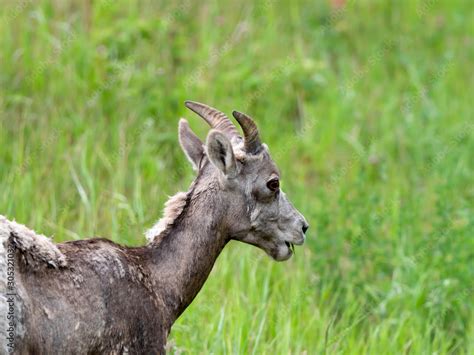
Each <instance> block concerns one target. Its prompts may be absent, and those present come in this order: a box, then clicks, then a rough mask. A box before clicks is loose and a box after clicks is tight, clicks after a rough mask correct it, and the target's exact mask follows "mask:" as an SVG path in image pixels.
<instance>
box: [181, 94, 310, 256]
mask: <svg viewBox="0 0 474 355" xmlns="http://www.w3.org/2000/svg"><path fill="white" fill-rule="evenodd" d="M186 106H187V107H188V108H190V109H191V110H193V111H194V112H196V113H198V114H199V115H200V116H201V117H203V118H204V119H205V120H206V121H207V122H208V123H209V124H210V125H211V127H213V128H214V129H213V130H211V131H210V133H209V134H208V137H207V141H206V144H205V146H203V144H202V143H201V141H200V140H199V138H197V137H196V135H195V134H194V133H193V132H192V131H191V130H190V128H189V126H188V124H187V122H186V121H185V120H183V119H182V120H181V121H180V129H179V133H180V142H181V146H182V147H183V150H184V151H185V153H186V155H187V157H188V158H189V160H190V161H191V163H192V164H193V166H194V167H195V168H196V169H198V167H199V164H200V163H202V159H209V161H210V162H211V164H212V165H210V167H209V168H208V169H206V171H205V172H204V173H205V174H206V175H207V176H206V177H205V179H202V181H204V183H218V186H220V187H221V189H222V193H223V196H225V199H228V201H230V202H231V203H229V204H227V205H229V206H231V207H230V208H228V209H227V212H226V213H227V216H226V217H227V218H226V220H227V225H228V228H229V230H228V233H229V235H230V237H231V238H232V239H235V240H240V241H243V242H245V243H249V244H252V245H255V246H257V247H259V248H261V249H263V250H264V251H265V252H266V253H267V254H269V255H270V256H271V257H272V258H274V259H275V260H278V261H283V260H287V259H288V258H290V257H291V255H292V247H293V244H297V245H301V244H303V242H304V240H305V236H304V235H305V232H306V230H307V229H308V223H307V222H306V220H305V218H304V217H303V215H302V214H301V213H300V212H299V211H298V210H297V209H296V208H294V207H293V205H292V204H291V203H290V201H289V200H288V198H287V197H286V195H285V193H284V192H283V191H282V190H281V188H280V172H279V171H278V168H277V167H276V165H275V163H274V162H273V160H272V159H271V157H270V154H269V152H268V149H267V147H266V145H265V144H262V143H261V142H260V138H259V134H258V130H257V127H256V125H255V123H254V122H253V120H252V119H251V118H250V117H248V116H246V115H244V114H241V113H239V112H235V111H234V113H233V115H234V117H235V118H236V119H237V121H238V122H239V123H240V125H241V127H242V129H243V131H244V138H243V139H242V138H241V137H240V136H239V135H238V132H237V129H236V128H235V126H234V125H233V124H232V122H231V121H230V120H229V119H228V118H227V117H226V116H225V115H224V114H223V113H221V112H219V111H217V110H215V109H212V108H210V107H208V106H206V105H203V104H199V103H195V102H186ZM215 180H218V181H215Z"/></svg>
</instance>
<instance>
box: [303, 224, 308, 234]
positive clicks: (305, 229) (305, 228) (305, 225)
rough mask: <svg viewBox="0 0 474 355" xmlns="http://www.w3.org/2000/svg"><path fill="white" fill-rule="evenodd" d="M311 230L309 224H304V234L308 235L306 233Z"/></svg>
mask: <svg viewBox="0 0 474 355" xmlns="http://www.w3.org/2000/svg"><path fill="white" fill-rule="evenodd" d="M308 228H309V224H307V223H305V224H303V227H302V228H301V229H303V233H304V234H306V231H307V230H308Z"/></svg>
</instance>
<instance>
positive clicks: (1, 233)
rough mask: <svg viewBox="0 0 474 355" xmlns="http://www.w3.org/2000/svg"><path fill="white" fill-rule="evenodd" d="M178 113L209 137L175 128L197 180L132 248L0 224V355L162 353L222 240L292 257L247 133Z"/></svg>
mask: <svg viewBox="0 0 474 355" xmlns="http://www.w3.org/2000/svg"><path fill="white" fill-rule="evenodd" d="M186 106H187V107H188V108H189V109H191V110H192V111H194V112H195V113H197V114H198V115H199V116H201V117H202V118H203V119H204V120H205V121H206V122H207V123H208V124H209V125H210V126H211V127H212V130H211V131H210V132H209V134H208V136H207V141H206V144H203V143H202V142H201V140H200V139H199V138H198V137H197V136H196V135H195V134H194V132H192V130H191V129H190V127H189V125H188V123H187V121H186V120H185V119H181V120H180V122H179V141H180V143H181V147H182V148H183V150H184V152H185V154H186V156H187V158H188V159H189V161H190V162H191V164H192V165H193V167H194V169H195V170H196V171H197V177H196V179H195V180H194V181H193V183H192V184H191V187H190V188H189V190H188V191H187V192H180V193H178V194H177V195H175V196H174V197H172V198H171V199H170V200H169V201H168V202H167V203H166V207H165V212H164V216H163V218H162V219H161V220H160V221H159V222H158V223H157V224H156V225H155V226H154V227H153V228H151V229H150V230H149V231H148V232H147V237H148V238H149V244H148V245H146V246H143V247H137V248H130V247H125V246H122V245H118V244H115V243H113V242H112V241H109V240H106V239H86V240H78V241H71V242H66V243H62V244H54V243H52V242H51V241H50V240H49V239H48V238H46V237H45V236H43V235H38V234H35V233H34V232H33V231H31V230H29V229H28V228H26V227H24V226H22V225H20V224H17V223H15V222H11V221H8V220H7V219H6V218H4V217H2V216H0V272H1V274H0V313H1V317H2V318H1V320H0V331H1V336H2V340H1V343H0V352H1V353H7V352H11V350H12V349H13V347H14V352H15V353H18V354H32V353H35V354H51V353H55V354H98V353H108V354H119V353H120V354H123V353H133V354H152V353H160V354H161V353H164V352H165V344H166V338H167V336H168V334H169V332H170V329H171V326H172V324H173V323H174V322H175V320H176V319H177V318H178V317H179V316H180V314H181V313H182V312H183V311H184V310H185V309H186V307H187V306H188V305H189V304H190V303H191V302H192V300H193V299H194V297H195V296H196V294H197V293H198V292H199V290H200V289H201V287H202V285H203V284H204V282H205V281H206V279H207V277H208V275H209V273H210V271H211V269H212V266H213V264H214V262H215V260H216V258H217V257H218V255H219V253H220V252H221V251H222V249H223V248H224V246H225V245H226V244H227V242H229V241H230V240H239V241H242V242H245V243H249V244H252V245H255V246H257V247H259V248H261V249H263V250H264V251H265V252H267V253H268V254H269V255H270V256H271V257H273V258H274V259H275V260H278V261H282V260H286V259H288V258H290V256H291V255H292V248H293V244H298V245H299V244H302V243H303V242H304V239H305V236H304V234H305V232H306V230H307V228H308V224H307V222H306V220H305V218H304V217H303V216H302V215H301V213H300V212H298V211H297V210H296V209H295V208H294V207H293V206H292V205H291V203H290V202H289V201H288V199H287V197H286V196H285V194H284V193H283V191H281V189H280V186H279V172H278V169H277V167H276V165H275V163H274V162H273V161H272V159H271V158H270V155H269V152H268V149H267V146H266V145H265V144H262V143H261V141H260V136H259V132H258V130H257V126H256V125H255V123H254V121H253V120H252V119H251V118H250V117H249V116H247V115H246V114H243V113H240V112H236V111H234V112H233V116H234V117H235V119H236V120H237V122H238V123H239V124H240V126H241V127H242V130H243V138H242V137H241V136H240V135H239V133H238V131H237V128H236V127H235V126H234V125H233V124H232V122H231V121H230V119H229V118H228V117H227V116H226V115H225V114H223V113H222V112H219V111H217V110H216V109H214V108H211V107H209V106H206V105H204V104H200V103H197V102H191V101H187V102H186Z"/></svg>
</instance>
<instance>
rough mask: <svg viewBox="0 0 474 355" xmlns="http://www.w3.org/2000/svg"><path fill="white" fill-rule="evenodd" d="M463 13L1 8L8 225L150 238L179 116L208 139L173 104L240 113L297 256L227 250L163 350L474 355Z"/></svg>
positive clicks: (448, 6)
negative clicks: (252, 130) (261, 146)
mask: <svg viewBox="0 0 474 355" xmlns="http://www.w3.org/2000/svg"><path fill="white" fill-rule="evenodd" d="M473 7H474V5H473V3H472V2H471V1H468V0H466V1H448V0H446V1H441V0H425V1H408V0H407V1H402V2H394V3H392V2H382V1H368V0H365V1H350V0H348V1H347V4H346V5H345V6H343V7H341V8H339V9H332V10H331V7H330V6H329V4H328V1H317V2H310V1H290V0H284V1H277V0H265V1H262V2H256V3H254V4H251V3H250V2H249V3H246V4H243V3H238V2H231V1H225V2H219V3H218V2H216V1H212V2H207V3H203V2H193V1H189V0H185V1H183V2H172V1H166V2H163V1H157V2H152V1H145V2H138V1H118V2H115V1H93V3H91V2H90V1H59V0H57V1H40V0H38V1H9V0H2V1H1V6H0V13H1V15H2V16H1V22H0V34H1V35H0V214H4V215H6V216H8V217H9V218H12V219H13V218H15V219H16V220H17V221H19V222H21V223H24V224H27V225H29V226H30V227H33V228H34V229H36V230H37V231H39V232H42V233H44V234H47V235H52V236H54V240H55V241H58V242H60V241H65V240H70V239H78V238H82V237H85V236H104V237H108V238H110V239H112V240H114V241H116V242H120V243H124V244H128V245H139V244H142V243H144V237H143V232H144V231H145V230H146V228H148V227H150V226H151V225H152V224H153V223H154V222H155V220H156V219H157V218H158V217H159V216H160V215H161V211H162V206H163V204H164V202H165V201H166V200H167V197H168V195H172V194H174V193H175V192H177V191H180V190H184V189H187V187H188V186H189V184H190V182H191V181H192V179H193V173H192V170H191V167H190V166H189V165H188V163H187V161H186V159H185V157H184V154H183V153H182V152H181V150H180V148H179V146H178V143H177V123H178V119H179V117H181V116H184V117H187V118H188V120H189V121H190V124H191V126H192V128H193V129H194V130H195V131H196V132H199V134H200V136H201V137H204V136H205V134H206V132H207V130H208V128H207V127H206V126H205V124H204V123H203V122H202V120H200V119H199V118H198V117H197V116H195V115H193V114H192V113H190V112H189V111H186V110H185V108H184V105H183V102H184V100H186V99H192V100H196V101H202V102H205V103H208V104H210V105H213V106H216V107H218V108H220V109H221V110H223V111H225V112H228V113H230V111H231V110H232V109H239V110H241V111H244V112H247V113H249V114H251V115H252V116H253V117H254V118H255V120H256V121H257V123H258V124H259V126H260V128H261V132H262V136H263V139H264V141H265V142H266V143H267V144H268V145H269V147H270V149H271V151H272V153H273V157H274V158H275V160H276V161H277V163H278V165H279V167H280V169H281V170H282V172H283V180H282V183H283V188H284V189H285V190H286V191H287V194H288V195H289V197H290V199H291V200H292V201H293V202H294V204H295V205H296V206H297V207H298V208H299V209H300V210H301V211H302V212H303V213H304V214H305V216H306V217H307V219H308V221H309V223H310V224H311V228H310V230H309V232H308V233H309V235H308V239H307V243H306V244H305V245H304V246H303V247H299V248H297V250H296V256H295V257H294V258H292V259H291V260H290V261H288V262H286V263H275V262H273V261H272V260H270V258H269V257H267V256H266V255H264V253H263V252H262V251H260V250H257V249H255V248H252V247H250V246H248V245H241V244H238V243H231V244H230V245H229V246H228V247H227V248H226V249H225V250H224V252H223V254H222V255H221V256H220V258H219V259H218V262H217V264H216V265H215V267H214V270H213V272H212V273H211V276H210V278H209V280H208V282H207V283H206V284H205V286H204V288H203V290H202V291H201V293H200V294H199V295H198V297H197V298H196V300H195V301H194V303H193V304H192V305H191V306H190V307H189V308H188V309H187V311H186V312H185V313H184V315H183V316H182V317H181V318H180V319H179V321H178V322H177V324H176V325H175V326H174V328H173V331H172V334H171V336H170V345H169V349H170V352H171V353H202V354H207V353H214V354H234V353H237V354H288V353H292V354H304V353H307V354H364V353H368V354H408V353H410V354H473V353H474V312H473V311H474V304H473V299H474V295H473V293H474V281H473V280H474V209H473V206H474V184H473V181H474V178H473V176H474V154H473V152H474V137H473V136H474V132H473V131H474V114H473V98H474V85H473V83H474V80H473V79H474V76H473V69H474V68H473V62H474V10H473ZM130 301H131V302H135V301H137V300H130Z"/></svg>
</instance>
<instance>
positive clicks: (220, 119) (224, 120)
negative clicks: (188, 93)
mask: <svg viewBox="0 0 474 355" xmlns="http://www.w3.org/2000/svg"><path fill="white" fill-rule="evenodd" d="M184 104H185V105H186V107H187V108H189V109H190V110H191V111H193V112H195V113H197V114H198V115H199V116H201V117H202V118H204V120H205V121H206V122H207V123H208V124H209V126H211V127H212V128H215V129H217V130H219V131H221V132H222V133H224V134H225V135H226V136H227V138H229V139H232V138H233V137H239V132H238V131H237V128H235V126H234V124H233V123H232V121H231V120H229V118H228V117H227V116H226V115H225V114H224V113H222V112H220V111H218V110H216V109H215V108H213V107H210V106H207V105H204V104H201V103H199V102H194V101H186V102H185V103H184Z"/></svg>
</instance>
